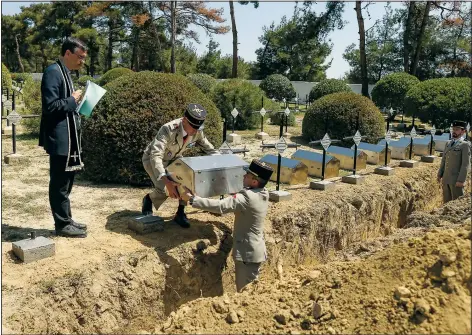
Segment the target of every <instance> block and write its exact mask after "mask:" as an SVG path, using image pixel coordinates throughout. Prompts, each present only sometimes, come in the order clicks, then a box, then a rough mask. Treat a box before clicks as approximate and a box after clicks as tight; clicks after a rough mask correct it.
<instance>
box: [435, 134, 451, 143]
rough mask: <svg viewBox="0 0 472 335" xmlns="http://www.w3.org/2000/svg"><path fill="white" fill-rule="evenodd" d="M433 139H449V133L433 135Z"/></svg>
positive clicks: (441, 140)
mask: <svg viewBox="0 0 472 335" xmlns="http://www.w3.org/2000/svg"><path fill="white" fill-rule="evenodd" d="M433 138H434V141H437V142H447V141H449V134H442V135H434V136H433Z"/></svg>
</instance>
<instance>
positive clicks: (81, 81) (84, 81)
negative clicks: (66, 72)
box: [77, 76, 95, 87]
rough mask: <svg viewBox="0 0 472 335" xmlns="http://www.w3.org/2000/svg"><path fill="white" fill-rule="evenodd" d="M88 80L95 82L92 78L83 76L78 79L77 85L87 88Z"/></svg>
mask: <svg viewBox="0 0 472 335" xmlns="http://www.w3.org/2000/svg"><path fill="white" fill-rule="evenodd" d="M87 80H90V81H91V82H92V83H94V82H95V80H94V79H93V77H92V76H81V77H80V78H79V79H77V84H78V85H79V86H81V87H85V85H87Z"/></svg>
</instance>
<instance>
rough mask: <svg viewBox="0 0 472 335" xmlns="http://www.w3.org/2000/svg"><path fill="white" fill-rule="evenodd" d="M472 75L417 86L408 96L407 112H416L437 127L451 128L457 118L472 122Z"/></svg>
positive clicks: (437, 80) (406, 100) (412, 113)
mask: <svg viewBox="0 0 472 335" xmlns="http://www.w3.org/2000/svg"><path fill="white" fill-rule="evenodd" d="M471 90H472V80H471V79H470V78H440V79H430V80H426V81H423V82H420V83H419V84H417V85H415V86H413V87H412V88H411V89H410V90H409V91H408V93H407V94H406V97H405V107H406V110H405V114H406V115H410V116H412V115H415V116H416V117H418V118H419V119H420V120H421V121H423V122H431V123H433V124H434V125H435V126H436V128H442V129H449V126H450V124H451V123H452V121H454V120H463V121H469V120H470V118H471V114H472V102H471V99H470V97H471Z"/></svg>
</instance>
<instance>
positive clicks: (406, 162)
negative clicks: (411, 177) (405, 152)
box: [400, 159, 420, 169]
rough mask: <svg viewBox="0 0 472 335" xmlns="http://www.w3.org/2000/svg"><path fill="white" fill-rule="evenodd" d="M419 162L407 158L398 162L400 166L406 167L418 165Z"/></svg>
mask: <svg viewBox="0 0 472 335" xmlns="http://www.w3.org/2000/svg"><path fill="white" fill-rule="evenodd" d="M419 164H420V162H418V161H415V160H412V159H407V160H404V161H401V162H400V166H401V167H406V168H410V169H411V168H415V167H418V165H419Z"/></svg>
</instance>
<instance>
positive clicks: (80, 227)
mask: <svg viewBox="0 0 472 335" xmlns="http://www.w3.org/2000/svg"><path fill="white" fill-rule="evenodd" d="M70 224H71V225H73V226H74V227H75V228H79V229H82V230H87V225H86V224H83V223H80V222H77V221H74V220H72V222H71V223H70Z"/></svg>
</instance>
